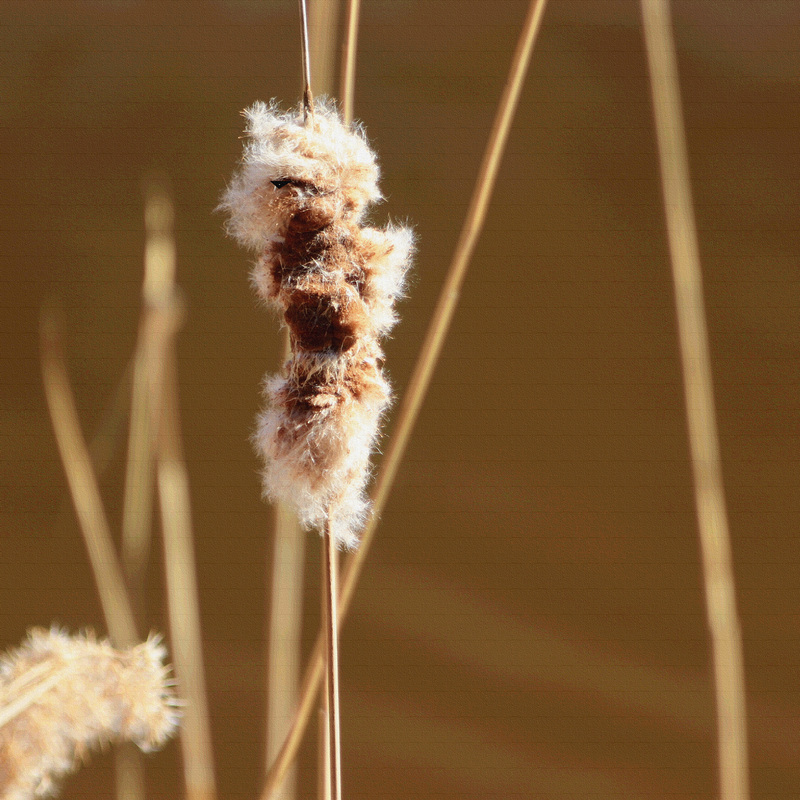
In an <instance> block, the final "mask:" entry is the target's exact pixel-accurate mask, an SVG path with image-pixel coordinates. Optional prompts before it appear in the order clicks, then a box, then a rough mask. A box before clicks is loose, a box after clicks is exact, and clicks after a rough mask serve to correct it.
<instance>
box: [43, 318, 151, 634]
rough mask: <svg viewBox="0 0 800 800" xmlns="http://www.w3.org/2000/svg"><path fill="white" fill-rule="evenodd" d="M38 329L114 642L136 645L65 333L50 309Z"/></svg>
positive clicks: (53, 411) (47, 383)
mask: <svg viewBox="0 0 800 800" xmlns="http://www.w3.org/2000/svg"><path fill="white" fill-rule="evenodd" d="M40 333H41V347H42V377H43V380H44V388H45V395H46V397H47V405H48V408H49V410H50V418H51V419H52V421H53V430H54V432H55V436H56V443H57V445H58V450H59V453H60V455H61V461H62V463H63V465H64V471H65V472H66V475H67V482H68V483H69V488H70V492H71V494H72V500H73V502H74V503H75V511H76V513H77V515H78V521H79V523H80V528H81V533H82V534H83V540H84V542H85V544H86V550H87V551H88V553H89V561H90V563H91V566H92V572H93V573H94V578H95V582H96V583H97V590H98V593H99V595H100V603H101V606H102V609H103V616H104V618H105V621H106V625H107V626H108V632H109V636H110V637H111V641H112V642H113V644H114V645H115V646H116V647H119V648H127V647H133V646H134V645H135V644H136V642H137V641H138V637H137V634H136V624H135V622H134V616H133V609H132V607H131V603H130V599H129V597H128V594H127V591H126V588H125V581H124V579H123V577H122V569H121V567H120V564H119V560H118V558H117V554H116V551H115V549H114V543H113V540H112V537H111V528H110V526H109V524H108V519H107V517H106V513H105V509H104V508H103V501H102V499H101V497H100V488H99V486H98V484H97V478H96V477H95V474H94V469H93V468H92V461H91V457H90V455H89V449H88V448H87V446H86V442H85V441H84V439H83V435H82V434H81V430H80V423H79V421H78V412H77V411H76V409H75V399H74V397H73V395H72V390H71V388H70V384H69V376H68V375H67V369H66V365H65V363H64V354H63V349H62V345H61V333H60V330H59V326H58V323H57V322H56V319H55V316H54V315H53V314H52V312H49V311H43V312H42V318H41V330H40Z"/></svg>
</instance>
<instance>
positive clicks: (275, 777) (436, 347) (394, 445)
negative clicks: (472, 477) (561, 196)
mask: <svg viewBox="0 0 800 800" xmlns="http://www.w3.org/2000/svg"><path fill="white" fill-rule="evenodd" d="M546 2H547V0H531V3H530V6H529V10H528V15H527V17H526V19H525V22H524V24H523V28H522V32H521V34H520V39H519V41H518V43H517V48H516V50H515V53H514V57H513V59H512V62H511V69H510V71H509V76H508V79H507V81H506V85H505V88H504V90H503V95H502V97H501V100H500V104H499V106H498V111H497V114H496V117H495V121H494V125H493V127H492V132H491V134H490V136H489V141H488V143H487V146H486V151H485V153H484V157H483V162H482V163H481V167H480V170H479V172H478V177H477V180H476V184H475V189H474V191H473V195H472V199H471V201H470V206H469V210H468V211H467V216H466V219H465V222H464V226H463V228H462V231H461V236H460V238H459V241H458V244H457V246H456V250H455V253H454V255H453V260H452V262H451V264H450V268H449V270H448V273H447V276H446V278H445V282H444V285H443V286H442V290H441V292H440V295H439V301H438V303H437V305H436V310H435V311H434V315H433V318H432V319H431V323H430V325H429V327H428V332H427V334H426V337H425V341H424V343H423V346H422V350H421V352H420V356H419V359H418V360H417V364H416V366H415V368H414V373H413V375H412V377H411V381H410V383H409V387H408V389H407V391H406V394H405V395H404V397H403V401H402V404H401V406H400V411H399V414H398V419H397V423H396V425H395V429H394V431H393V433H392V437H391V439H390V441H389V444H388V447H387V450H386V455H385V456H384V458H383V461H382V462H381V467H380V471H379V473H378V477H377V480H376V484H375V491H374V492H373V511H372V515H371V516H370V519H369V521H368V523H367V526H366V528H365V529H364V531H363V532H362V534H361V544H360V545H359V548H358V550H356V551H355V552H354V553H353V554H352V555H351V556H350V557H349V558H348V560H347V563H346V565H345V568H344V571H343V573H342V580H341V591H340V593H339V608H338V614H337V616H338V620H339V625H341V623H342V620H343V619H344V617H345V615H346V614H347V610H348V608H349V606H350V601H351V599H352V596H353V592H354V591H355V587H356V584H357V583H358V578H359V576H360V574H361V570H362V568H363V564H364V560H365V558H366V554H367V552H368V551H369V546H370V544H371V542H372V538H373V536H374V534H375V530H376V528H377V524H378V519H379V518H380V514H381V511H382V510H383V508H384V506H385V504H386V500H387V499H388V496H389V492H390V491H391V487H392V484H393V482H394V478H395V476H396V474H397V469H398V467H399V465H400V461H401V459H402V457H403V454H404V452H405V448H406V445H407V444H408V439H409V437H410V435H411V431H412V429H413V427H414V423H415V422H416V419H417V416H418V415H419V410H420V407H421V406H422V401H423V399H424V397H425V394H426V393H427V390H428V387H429V385H430V380H431V376H432V375H433V370H434V368H435V366H436V364H437V362H438V360H439V356H440V354H441V350H442V346H443V344H444V340H445V336H446V334H447V331H448V329H449V327H450V323H451V321H452V318H453V314H454V312H455V308H456V305H457V303H458V297H459V291H460V288H461V285H462V283H463V281H464V276H465V274H466V270H467V267H468V266H469V262H470V259H471V257H472V254H473V252H474V250H475V245H476V243H477V241H478V237H479V235H480V233H481V231H482V229H483V223H484V220H485V218H486V210H487V208H488V205H489V200H490V198H491V194H492V190H493V188H494V184H495V180H496V178H497V172H498V169H499V166H500V160H501V158H502V155H503V151H504V149H505V145H506V142H507V140H508V133H509V130H510V128H511V122H512V120H513V117H514V113H515V111H516V108H517V104H518V102H519V95H520V92H521V89H522V84H523V81H524V78H525V74H526V73H527V70H528V65H529V64H530V59H531V53H532V51H533V44H534V42H535V40H536V36H537V34H538V32H539V29H540V27H541V22H542V16H543V14H544V9H545V6H546ZM323 658H324V651H323V636H322V634H320V635H319V636H318V637H317V641H316V644H315V645H314V649H313V651H312V654H311V658H310V661H309V665H308V667H307V668H306V672H305V674H304V676H303V683H302V685H301V687H300V700H299V703H298V707H297V711H296V713H295V718H294V723H293V725H292V729H291V731H290V732H289V735H288V736H287V738H286V741H285V742H284V745H283V747H282V748H281V751H280V753H279V754H278V757H277V758H276V760H275V762H274V763H273V765H272V767H271V768H270V771H269V773H268V774H267V779H266V782H265V786H264V788H263V790H262V793H261V800H270V798H272V797H274V792H275V789H276V788H277V786H278V785H279V784H280V782H281V779H282V776H283V775H284V773H285V772H286V770H287V769H288V767H289V765H290V764H291V763H292V761H293V759H294V757H295V755H296V753H297V750H298V748H299V746H300V742H301V740H302V737H303V732H304V731H305V728H306V726H307V724H308V721H309V718H310V715H311V710H312V708H313V704H314V700H315V698H316V693H317V691H319V686H320V681H321V678H322V666H323Z"/></svg>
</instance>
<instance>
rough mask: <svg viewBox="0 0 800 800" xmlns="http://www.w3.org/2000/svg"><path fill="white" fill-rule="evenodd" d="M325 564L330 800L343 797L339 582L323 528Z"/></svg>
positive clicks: (328, 534)
mask: <svg viewBox="0 0 800 800" xmlns="http://www.w3.org/2000/svg"><path fill="white" fill-rule="evenodd" d="M322 546H323V548H324V551H325V552H324V554H323V562H324V564H325V580H324V582H323V585H324V591H325V620H324V624H325V667H326V670H325V674H326V677H325V684H326V687H327V694H328V702H327V706H328V742H329V746H328V757H329V764H330V787H331V791H330V797H331V800H341V797H342V756H341V733H340V727H339V626H338V624H337V623H338V619H339V614H338V610H337V599H338V597H337V596H338V581H337V577H338V576H337V574H336V572H337V570H336V542H335V541H334V538H333V536H332V535H331V532H330V527H329V525H326V526H325V534H324V536H323V537H322Z"/></svg>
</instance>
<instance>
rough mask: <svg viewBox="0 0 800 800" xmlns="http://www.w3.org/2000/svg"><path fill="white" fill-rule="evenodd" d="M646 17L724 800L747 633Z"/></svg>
mask: <svg viewBox="0 0 800 800" xmlns="http://www.w3.org/2000/svg"><path fill="white" fill-rule="evenodd" d="M642 18H643V22H644V35H645V44H646V49H647V58H648V63H649V66H650V86H651V89H652V93H653V109H654V112H655V122H656V138H657V141H658V153H659V159H660V166H661V179H662V184H663V193H664V206H665V212H666V218H667V235H668V239H669V249H670V256H671V263H672V274H673V282H674V288H675V302H676V309H677V317H678V336H679V340H680V352H681V361H682V364H683V381H684V390H685V394H686V411H687V422H688V428H689V445H690V450H691V458H692V471H693V475H694V489H695V497H696V505H697V519H698V528H699V533H700V549H701V552H702V560H703V576H704V581H705V586H706V613H707V617H708V625H709V629H710V632H711V650H712V656H713V662H714V687H715V692H716V706H717V736H718V746H719V760H720V784H721V793H720V796H721V798H722V800H747V798H748V797H749V789H748V769H747V719H746V711H745V681H744V656H743V654H742V634H741V629H740V626H739V619H738V615H737V611H736V592H735V587H734V578H733V558H732V552H731V542H730V532H729V530H728V518H727V512H726V508H725V493H724V487H723V482H722V467H721V457H720V451H719V436H718V433H717V423H716V415H715V411H714V390H713V381H712V377H711V358H710V355H709V345H708V331H707V326H706V319H705V313H704V303H703V284H702V272H701V269H700V255H699V248H698V244H697V229H696V226H695V221H694V211H693V207H692V196H691V185H690V180H689V163H688V157H687V149H686V140H685V134H684V126H683V114H682V111H681V100H680V87H679V82H678V68H677V59H676V56H675V43H674V41H673V38H672V31H671V27H670V13H669V3H668V1H667V0H642Z"/></svg>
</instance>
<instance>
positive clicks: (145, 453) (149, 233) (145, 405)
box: [114, 177, 175, 800]
mask: <svg viewBox="0 0 800 800" xmlns="http://www.w3.org/2000/svg"><path fill="white" fill-rule="evenodd" d="M161 184H162V182H161V181H160V180H159V179H157V178H155V177H151V178H149V179H148V181H147V183H146V185H145V211H144V223H145V249H144V283H143V286H142V300H143V310H142V316H141V320H140V322H139V335H138V339H137V343H136V353H135V355H134V359H133V387H132V397H131V418H130V427H129V433H128V458H127V462H126V465H125V490H124V499H123V509H122V567H123V570H124V572H125V580H126V583H127V586H128V592H129V593H130V597H131V603H132V605H133V608H134V613H135V615H136V618H137V619H138V620H139V622H140V623H141V621H142V619H143V616H144V610H145V609H144V595H145V576H146V572H147V562H148V559H149V556H150V548H151V540H152V524H153V433H152V420H153V414H152V412H151V408H150V405H151V393H150V390H151V384H152V379H151V373H152V370H153V361H154V359H155V348H156V346H157V340H158V330H159V319H158V318H159V315H160V314H161V311H160V309H159V308H158V301H159V298H160V297H161V296H162V295H163V294H164V287H166V286H169V285H171V284H172V283H173V282H174V277H173V275H174V269H175V243H174V241H173V238H172V236H171V233H170V231H169V226H168V225H165V224H164V220H163V217H164V209H163V202H162V198H163V196H164V195H165V188H164V186H163V185H161ZM114 758H115V766H116V784H117V800H144V797H145V785H144V766H143V763H142V757H141V754H140V753H139V752H138V751H137V750H136V748H135V747H133V745H130V744H122V745H121V746H120V747H118V748H117V749H116V750H115V752H114Z"/></svg>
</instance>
